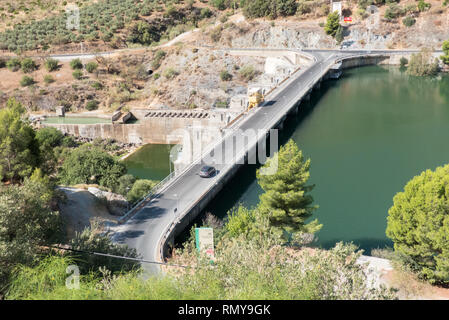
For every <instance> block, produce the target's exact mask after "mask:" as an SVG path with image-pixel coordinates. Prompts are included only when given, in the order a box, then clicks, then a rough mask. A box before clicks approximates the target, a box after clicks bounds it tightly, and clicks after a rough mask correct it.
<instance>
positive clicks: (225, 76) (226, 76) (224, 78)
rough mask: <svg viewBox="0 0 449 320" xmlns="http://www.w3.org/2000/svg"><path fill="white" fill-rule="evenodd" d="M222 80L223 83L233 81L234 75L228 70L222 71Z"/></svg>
mask: <svg viewBox="0 0 449 320" xmlns="http://www.w3.org/2000/svg"><path fill="white" fill-rule="evenodd" d="M220 79H221V81H231V80H232V74H230V73H229V72H228V71H227V70H222V71H221V72H220Z"/></svg>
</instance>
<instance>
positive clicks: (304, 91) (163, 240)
mask: <svg viewBox="0 0 449 320" xmlns="http://www.w3.org/2000/svg"><path fill="white" fill-rule="evenodd" d="M360 56H380V54H369V55H366V54H354V55H351V56H346V57H337V58H335V59H333V60H332V61H330V62H329V64H327V65H326V66H325V67H324V68H321V69H320V71H319V72H318V74H317V75H316V76H315V77H313V78H312V79H311V80H310V81H308V82H307V84H306V85H305V86H304V87H303V88H302V90H301V91H300V92H298V94H297V95H296V97H295V99H292V100H291V103H288V104H286V107H284V110H285V111H284V110H283V112H279V116H278V117H274V118H272V119H270V121H268V122H267V124H265V125H264V128H263V129H264V130H265V133H268V131H269V130H270V129H272V128H273V127H275V126H276V124H277V123H279V122H280V121H281V119H282V118H283V117H284V116H285V114H286V113H287V112H288V111H289V110H290V109H291V108H292V107H293V106H294V105H295V104H296V103H297V101H298V100H299V99H301V98H302V97H303V96H304V95H305V94H307V92H309V91H310V90H311V89H313V87H314V86H315V85H316V83H317V82H318V81H319V80H320V79H322V78H323V77H324V75H326V73H328V72H329V70H330V68H331V67H332V66H333V65H335V64H336V63H338V62H341V61H343V60H346V59H351V58H355V57H360ZM325 61H326V60H325ZM325 61H322V62H321V63H324V62H325ZM306 71H307V69H306V70H304V71H303V72H301V73H299V74H297V75H296V77H295V79H297V78H299V77H300V76H302V75H303V74H304V73H305V72H306ZM292 75H293V74H292ZM277 89H279V88H277ZM274 91H276V90H273V92H274ZM298 97H299V98H298ZM257 110H261V109H257ZM248 119H249V118H247V119H245V120H246V121H247V120H248ZM235 131H236V130H233V131H232V134H234V133H235ZM228 137H229V135H226V136H225V137H224V138H222V139H220V141H219V142H218V143H217V144H214V145H213V146H212V149H214V148H216V147H217V146H219V145H220V144H221V143H223V141H224V139H226V138H228ZM258 141H259V140H258V139H257V138H256V139H254V140H252V141H251V143H248V145H247V148H244V149H243V150H241V151H240V153H239V155H238V156H236V157H234V158H233V162H232V163H230V164H229V165H228V166H226V167H225V170H224V171H223V172H220V176H221V177H224V176H226V174H227V173H228V172H229V170H231V169H232V168H233V167H234V165H235V164H236V163H239V162H238V161H240V160H241V159H242V157H244V156H245V155H246V153H247V151H248V150H251V149H252V148H254V146H255V144H257V142H258ZM210 151H212V150H209V152H210ZM202 158H203V155H202V156H201V158H200V159H199V160H201V159H202ZM216 179H217V178H216ZM216 184H217V182H216V181H215V179H214V180H213V181H211V184H210V185H209V187H208V188H207V189H206V190H205V191H204V192H203V193H202V194H201V195H200V196H199V197H197V198H195V199H192V200H191V201H189V202H187V203H186V204H185V205H184V209H183V211H181V212H179V213H178V215H177V216H176V218H175V219H174V220H173V221H171V223H170V224H169V225H168V226H167V227H166V228H165V230H164V232H163V233H162V235H161V237H160V239H159V241H158V244H157V247H156V252H157V254H158V256H157V257H155V258H156V259H157V260H161V261H162V260H163V258H164V247H165V243H166V241H167V239H169V237H170V235H171V233H172V232H173V231H174V229H175V228H176V225H177V224H178V223H179V222H180V221H181V220H182V219H183V218H184V217H185V216H186V215H187V214H188V213H189V212H190V211H191V210H192V208H194V206H195V205H196V204H198V203H199V202H200V201H201V200H202V199H203V198H204V196H206V195H207V194H208V193H209V192H210V191H211V189H212V188H214V187H215V186H216ZM178 209H179V208H178Z"/></svg>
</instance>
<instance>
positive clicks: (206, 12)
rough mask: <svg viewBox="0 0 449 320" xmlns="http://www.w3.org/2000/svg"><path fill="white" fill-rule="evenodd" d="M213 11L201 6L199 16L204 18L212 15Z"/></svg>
mask: <svg viewBox="0 0 449 320" xmlns="http://www.w3.org/2000/svg"><path fill="white" fill-rule="evenodd" d="M212 15H213V13H212V11H211V10H210V9H209V8H203V9H201V14H200V17H201V19H206V18H210V17H212Z"/></svg>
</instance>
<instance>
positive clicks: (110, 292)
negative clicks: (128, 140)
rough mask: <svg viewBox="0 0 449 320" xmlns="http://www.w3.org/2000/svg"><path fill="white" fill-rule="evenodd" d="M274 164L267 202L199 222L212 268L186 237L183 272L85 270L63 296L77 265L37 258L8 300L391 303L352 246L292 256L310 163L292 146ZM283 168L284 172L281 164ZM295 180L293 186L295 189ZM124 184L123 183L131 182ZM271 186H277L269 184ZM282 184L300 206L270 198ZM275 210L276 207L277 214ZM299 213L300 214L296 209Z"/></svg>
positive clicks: (299, 241) (300, 240)
mask: <svg viewBox="0 0 449 320" xmlns="http://www.w3.org/2000/svg"><path fill="white" fill-rule="evenodd" d="M275 159H278V161H279V162H280V164H281V165H282V166H284V167H285V168H284V169H282V170H280V172H279V173H278V174H275V175H272V176H271V177H272V178H271V179H266V178H265V176H264V177H262V176H261V175H260V174H261V171H259V174H258V175H259V183H261V185H262V186H263V187H264V190H265V192H266V194H267V196H266V197H264V196H262V197H261V204H260V205H259V206H258V207H257V208H255V209H252V210H248V209H246V208H240V209H239V210H238V211H236V212H234V213H233V214H232V215H231V217H230V218H229V221H228V222H227V223H226V224H223V223H222V222H221V221H219V220H218V219H216V218H211V217H209V218H208V219H206V220H205V225H208V226H212V227H214V229H215V235H216V251H215V252H216V258H215V259H214V262H213V263H211V261H210V260H209V259H207V258H206V257H205V256H203V255H202V254H201V253H198V252H197V250H196V248H195V245H194V240H193V239H194V238H193V237H192V238H191V239H190V240H189V241H188V242H187V243H186V244H185V247H184V249H183V250H181V252H179V253H178V254H177V255H176V257H174V260H173V261H174V262H177V263H182V264H186V265H189V266H190V267H189V268H187V269H184V270H178V271H176V270H172V271H169V273H168V274H167V275H165V276H164V277H154V278H150V279H148V280H145V281H144V280H142V278H141V277H140V275H139V273H138V272H136V271H131V272H126V273H124V274H122V275H118V276H113V275H112V274H111V273H109V272H108V271H106V270H104V269H99V270H98V271H99V272H95V268H94V270H93V269H92V268H88V269H86V270H83V271H84V272H83V277H82V279H81V286H80V289H78V290H69V289H68V288H67V287H66V286H65V277H66V268H67V267H68V266H69V265H71V264H73V263H78V262H76V261H74V260H73V258H72V257H70V256H69V257H67V256H61V255H54V256H49V257H47V258H46V259H43V260H42V261H41V263H40V264H38V265H37V266H35V267H29V266H20V267H17V268H16V269H15V271H14V276H13V280H12V282H11V286H10V289H9V291H8V294H7V298H9V299H79V298H80V297H83V299H86V298H88V299H390V298H394V295H393V294H392V292H390V291H387V290H386V289H384V288H381V289H372V288H371V287H370V282H369V280H368V279H367V276H366V274H365V273H364V271H363V267H362V266H361V265H360V264H358V263H356V261H357V258H358V257H359V256H360V254H361V252H357V251H356V248H355V247H354V246H353V245H344V244H342V243H339V244H337V245H336V246H335V248H333V249H331V250H328V251H324V250H312V249H310V250H312V251H309V250H308V249H305V248H303V249H302V250H298V248H296V247H294V246H292V245H296V246H297V245H300V246H302V245H304V244H305V243H307V242H308V240H307V237H306V238H305V237H304V236H303V235H304V232H313V230H310V228H306V227H307V226H310V224H309V225H306V224H305V223H304V219H305V217H308V216H309V215H310V208H311V206H310V205H311V201H312V199H311V198H310V196H309V195H307V192H308V191H310V186H307V185H306V182H307V180H308V170H309V164H310V161H308V160H307V161H305V160H304V159H303V156H302V153H301V151H300V150H299V149H298V147H297V146H296V145H295V144H294V143H293V142H291V141H290V142H289V143H288V144H287V146H285V147H283V148H281V150H280V151H279V153H278V154H277V155H276V156H275V158H274V159H271V160H270V161H275ZM288 163H291V165H287V164H288ZM271 165H272V163H271V162H270V163H268V164H266V165H265V167H264V168H265V170H266V169H267V168H269V167H270V166H271ZM295 179H298V180H299V181H298V182H294V181H293V180H295ZM123 180H130V177H127V178H126V179H123ZM131 180H132V179H131ZM275 180H276V181H278V182H277V183H272V182H273V181H275ZM123 182H124V181H123ZM130 182H131V181H129V182H128V183H130ZM286 182H293V183H292V184H291V186H289V187H288V186H287V187H285V186H282V187H281V188H287V189H289V190H285V192H286V193H287V194H290V195H291V196H293V197H297V196H298V199H299V201H286V198H282V197H281V198H279V199H277V196H276V195H277V192H278V191H281V190H280V189H279V186H280V185H284V183H286ZM124 183H125V184H126V182H124ZM269 199H271V200H274V199H276V200H275V201H271V200H269ZM279 204H282V206H281V207H282V210H280V207H279ZM300 207H303V210H301V209H300ZM249 216H251V217H249ZM291 217H292V218H291ZM295 217H296V218H295ZM280 229H282V230H284V231H287V230H289V232H290V233H291V234H295V235H296V236H294V237H287V238H286V237H283V236H282V235H281V234H280V233H279V230H280ZM313 229H314V230H316V228H313ZM192 230H193V229H192ZM86 232H87V231H86ZM80 238H88V237H87V236H80ZM289 238H292V239H289ZM83 243H84V244H85V246H84V247H85V248H88V249H90V250H93V248H91V247H89V245H87V244H88V243H91V241H88V240H84V241H83ZM85 259H89V257H86V258H85ZM88 261H89V262H90V264H89V266H96V267H98V266H100V265H102V264H103V263H95V262H93V261H91V260H88ZM112 266H114V264H112ZM121 267H122V268H123V266H121ZM131 269H132V265H129V266H127V269H124V271H126V270H131ZM49 275H51V276H49Z"/></svg>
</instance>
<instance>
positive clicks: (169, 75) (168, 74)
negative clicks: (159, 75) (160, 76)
mask: <svg viewBox="0 0 449 320" xmlns="http://www.w3.org/2000/svg"><path fill="white" fill-rule="evenodd" d="M177 75H179V72H178V71H176V70H175V69H173V68H168V69H166V70H165V71H164V77H165V78H167V79H173V78H175V77H176V76H177Z"/></svg>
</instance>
